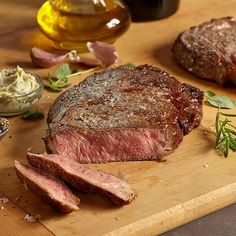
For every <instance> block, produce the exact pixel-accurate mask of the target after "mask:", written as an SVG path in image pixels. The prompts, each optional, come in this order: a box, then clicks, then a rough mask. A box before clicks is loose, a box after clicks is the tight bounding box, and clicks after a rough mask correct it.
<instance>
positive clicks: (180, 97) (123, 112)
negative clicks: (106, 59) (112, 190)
mask: <svg viewBox="0 0 236 236" xmlns="http://www.w3.org/2000/svg"><path fill="white" fill-rule="evenodd" d="M202 100H203V93H202V92H201V91H200V90H199V89H197V88H195V87H193V86H191V85H187V84H181V83H180V82H179V81H178V80H176V79H175V78H174V77H172V76H171V75H168V74H167V73H166V72H164V71H162V70H160V69H159V68H157V67H153V66H149V65H142V66H138V67H125V66H123V67H118V68H115V69H110V70H106V71H104V72H101V73H95V74H94V75H91V76H89V77H87V78H86V79H85V80H84V81H83V82H81V83H80V84H79V85H77V86H74V87H73V88H71V89H69V90H67V91H65V92H64V93H63V94H61V95H60V96H59V97H58V98H57V99H56V101H55V102H54V104H53V105H52V106H51V108H50V110H49V114H48V119H47V121H48V126H49V130H48V135H47V137H46V138H45V143H46V147H47V150H48V151H49V152H51V153H58V154H62V155H64V156H66V157H68V158H70V159H73V160H76V161H78V162H80V163H100V162H110V161H131V160H137V161H141V160H157V159H160V158H161V157H162V156H165V155H168V154H170V153H171V152H173V150H174V149H175V148H176V147H177V146H178V145H179V143H180V142H181V141H182V139H183V135H184V134H188V133H189V132H190V131H191V130H192V129H193V128H195V127H197V126H198V125H199V124H200V121H201V118H202Z"/></svg>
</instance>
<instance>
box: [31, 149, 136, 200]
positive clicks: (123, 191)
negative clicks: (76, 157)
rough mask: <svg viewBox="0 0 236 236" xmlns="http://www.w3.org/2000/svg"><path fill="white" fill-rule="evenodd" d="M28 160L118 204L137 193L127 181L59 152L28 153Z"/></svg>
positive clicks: (81, 188)
mask: <svg viewBox="0 0 236 236" xmlns="http://www.w3.org/2000/svg"><path fill="white" fill-rule="evenodd" d="M27 159H28V162H29V163H30V164H31V165H32V166H34V167H36V168H39V169H42V170H44V171H46V172H48V173H50V174H52V175H54V176H56V177H58V178H61V179H62V180H64V181H66V182H67V183H69V184H70V185H72V186H73V187H74V188H76V189H78V190H80V191H83V192H95V193H99V194H101V195H103V196H105V197H107V198H109V199H110V200H111V201H112V202H113V203H115V204H116V205H124V204H128V203H130V202H131V201H132V200H133V199H134V198H135V193H134V192H133V191H132V190H131V189H130V187H129V185H128V184H127V182H126V181H125V180H123V179H121V178H118V177H117V176H115V175H112V174H109V173H105V172H102V171H98V170H92V169H90V168H89V167H86V166H85V165H81V164H79V163H77V162H75V161H73V160H70V159H68V158H66V157H64V156H62V155H59V154H51V155H47V154H33V153H28V154H27Z"/></svg>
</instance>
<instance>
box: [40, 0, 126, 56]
mask: <svg viewBox="0 0 236 236" xmlns="http://www.w3.org/2000/svg"><path fill="white" fill-rule="evenodd" d="M37 21H38V24H39V27H40V29H41V31H42V32H43V33H44V34H45V35H46V36H47V37H48V38H49V39H51V40H52V41H53V42H54V43H55V44H56V46H57V47H60V48H63V49H69V50H73V49H76V50H78V51H86V50H87V47H86V43H87V42H88V41H103V42H108V43H113V42H114V41H115V40H116V38H117V37H119V36H120V35H122V34H123V33H124V32H125V31H126V30H127V29H128V27H129V25H130V15H129V12H128V10H127V8H126V7H125V6H124V5H123V3H122V2H120V1H116V0H49V1H47V2H45V3H44V4H43V5H42V7H41V8H40V9H39V11H38V15H37Z"/></svg>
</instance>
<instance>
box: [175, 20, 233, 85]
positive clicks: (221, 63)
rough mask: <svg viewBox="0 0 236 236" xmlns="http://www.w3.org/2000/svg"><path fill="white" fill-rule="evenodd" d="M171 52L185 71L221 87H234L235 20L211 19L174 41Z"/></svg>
mask: <svg viewBox="0 0 236 236" xmlns="http://www.w3.org/2000/svg"><path fill="white" fill-rule="evenodd" d="M173 52H174V55H175V58H176V60H177V62H178V63H179V64H180V65H182V66H183V67H184V68H185V69H187V70H188V71H189V72H191V73H193V74H195V75H197V76H199V77H201V78H205V79H209V80H215V81H216V82H217V83H219V84H223V83H225V82H226V81H228V80H231V81H232V82H233V83H234V84H236V21H235V20H234V18H233V17H223V18H219V19H212V20H211V21H208V22H205V23H203V24H200V25H199V26H195V27H191V28H190V29H189V30H187V31H185V32H183V33H181V34H180V35H179V36H178V38H177V39H176V41H175V43H174V46H173Z"/></svg>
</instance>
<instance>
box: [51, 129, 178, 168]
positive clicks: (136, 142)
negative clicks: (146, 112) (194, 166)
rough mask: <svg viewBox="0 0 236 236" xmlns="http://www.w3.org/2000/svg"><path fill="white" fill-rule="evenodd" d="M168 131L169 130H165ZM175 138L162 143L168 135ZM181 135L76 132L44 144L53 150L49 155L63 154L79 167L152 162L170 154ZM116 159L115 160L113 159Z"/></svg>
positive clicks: (56, 136)
mask: <svg viewBox="0 0 236 236" xmlns="http://www.w3.org/2000/svg"><path fill="white" fill-rule="evenodd" d="M168 128H170V127H168ZM171 131H172V132H173V133H172V134H171V136H172V135H175V134H176V137H178V139H171V142H170V143H167V142H166V136H167V135H168V132H171ZM179 136H180V137H181V139H182V134H181V132H179V133H176V131H175V130H174V129H173V130H170V131H169V130H168V129H167V130H162V131H155V130H145V129H138V130H132V129H127V130H111V131H103V132H102V131H100V132H98V131H91V130H85V131H76V129H74V130H73V129H66V130H65V131H61V132H58V133H57V134H56V135H55V136H54V137H53V139H49V140H48V145H49V146H50V147H51V149H52V148H54V149H52V150H53V153H59V154H63V155H65V156H67V157H70V158H72V159H74V160H76V161H78V162H80V163H96V162H98V163H99V162H106V161H118V160H119V161H128V160H129V159H130V157H133V159H134V160H145V159H146V160H150V159H152V157H153V159H156V153H158V156H159V157H161V156H164V155H167V154H169V153H170V152H172V150H173V147H175V146H177V145H178V140H179ZM117 157H119V159H117Z"/></svg>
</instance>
